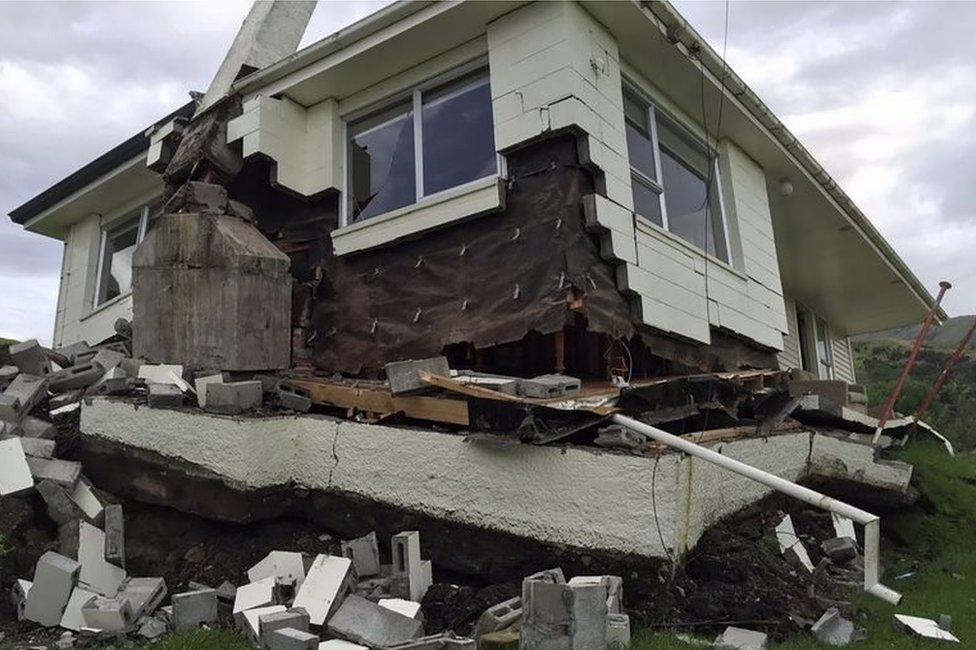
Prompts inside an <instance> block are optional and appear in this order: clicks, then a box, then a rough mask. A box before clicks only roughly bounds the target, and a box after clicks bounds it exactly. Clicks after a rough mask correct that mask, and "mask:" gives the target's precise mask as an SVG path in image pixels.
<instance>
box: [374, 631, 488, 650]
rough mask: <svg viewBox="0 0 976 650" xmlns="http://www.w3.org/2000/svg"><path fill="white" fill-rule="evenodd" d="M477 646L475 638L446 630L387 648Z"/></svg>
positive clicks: (442, 649)
mask: <svg viewBox="0 0 976 650" xmlns="http://www.w3.org/2000/svg"><path fill="white" fill-rule="evenodd" d="M476 646H477V643H476V642H475V640H474V639H467V638H463V637H459V636H454V633H453V632H444V633H442V634H433V635H431V636H422V637H420V638H417V639H412V640H410V641H404V642H403V643H396V644H394V645H391V646H388V647H387V648H386V650H462V649H464V650H467V649H470V650H474V649H475V647H476Z"/></svg>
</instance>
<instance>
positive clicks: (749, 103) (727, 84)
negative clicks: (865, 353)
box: [584, 0, 948, 319]
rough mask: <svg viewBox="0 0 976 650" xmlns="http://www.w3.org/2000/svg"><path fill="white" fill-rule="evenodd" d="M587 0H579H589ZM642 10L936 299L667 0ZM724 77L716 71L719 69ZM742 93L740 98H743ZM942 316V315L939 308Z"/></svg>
mask: <svg viewBox="0 0 976 650" xmlns="http://www.w3.org/2000/svg"><path fill="white" fill-rule="evenodd" d="M588 1H589V0H584V2H588ZM631 2H632V3H633V4H635V5H637V6H638V7H639V8H640V9H641V12H642V13H643V14H644V15H645V16H647V18H648V19H650V20H651V21H652V22H653V23H654V24H655V25H656V26H657V27H658V29H661V30H662V32H665V33H667V32H668V31H669V29H670V31H671V32H672V34H674V35H676V36H677V37H678V42H677V43H675V47H678V48H679V50H680V51H681V52H682V53H683V54H684V55H685V56H686V57H688V59H689V61H690V62H691V64H692V65H694V66H696V67H700V66H704V72H705V78H706V79H707V80H708V81H709V83H710V84H711V85H712V86H714V87H715V88H716V89H720V90H721V92H723V93H724V94H725V96H726V101H729V100H731V101H732V102H734V104H735V106H736V107H737V108H738V109H739V110H741V111H743V112H744V114H745V115H747V116H748V117H749V118H750V120H751V121H753V122H754V123H755V124H756V126H757V127H758V128H760V129H761V130H762V131H763V132H765V133H766V134H767V135H768V136H769V137H770V139H771V141H772V142H773V143H774V144H775V146H776V147H777V148H778V149H780V150H781V151H782V152H783V153H784V155H786V156H787V157H788V158H789V159H790V160H792V161H794V162H795V163H796V166H797V168H798V169H799V170H800V172H801V173H802V174H803V176H804V177H805V179H806V180H808V181H809V182H810V183H811V184H812V185H813V186H814V187H815V188H817V190H818V192H819V193H820V194H821V195H822V196H824V198H826V199H827V201H828V202H829V203H830V204H831V205H832V206H833V207H835V208H836V209H837V211H838V212H839V213H840V214H842V215H843V216H844V218H845V219H846V220H847V222H848V223H849V224H850V225H851V226H852V227H853V228H855V229H856V231H857V232H858V233H859V234H860V235H861V237H863V238H864V239H865V240H866V241H867V242H868V243H869V244H870V245H871V246H872V248H873V249H874V250H875V251H876V252H877V253H878V254H879V255H880V256H881V257H882V259H884V260H885V263H886V264H888V266H889V267H890V268H891V269H892V271H893V272H894V273H895V274H896V275H898V276H899V277H901V278H902V280H904V281H905V284H906V286H907V287H908V289H909V290H910V291H911V292H912V293H913V294H914V295H915V297H916V298H917V299H918V300H919V301H920V302H921V303H922V304H923V305H925V307H926V308H927V309H931V308H932V307H933V306H934V305H935V300H934V298H933V297H932V295H931V294H930V293H929V291H928V290H927V289H926V288H925V287H924V285H922V283H921V281H920V280H919V279H918V278H917V277H916V276H915V274H914V273H913V272H912V271H911V269H909V268H908V265H907V264H905V262H904V260H902V259H901V257H900V256H899V255H898V253H897V252H895V250H894V249H893V248H892V247H891V244H889V243H888V242H887V241H886V240H885V238H884V236H882V235H881V233H880V232H879V231H878V230H877V228H875V227H874V224H872V223H871V221H870V220H869V219H868V218H867V216H865V215H864V213H863V212H861V210H860V209H859V208H858V207H857V206H856V205H855V204H854V202H853V201H852V200H851V198H850V197H849V196H848V195H847V194H846V193H845V192H844V191H843V190H842V189H841V188H840V186H839V185H838V184H837V182H836V181H835V180H834V179H833V178H832V177H831V176H830V174H828V173H827V172H826V170H824V168H823V166H821V165H820V164H819V163H818V162H817V161H816V159H815V158H814V157H813V155H812V154H810V152H809V151H807V149H806V148H805V147H804V146H803V145H802V144H800V141H799V140H798V139H797V137H796V136H795V135H793V134H792V133H791V132H790V131H789V129H787V128H786V126H785V125H784V124H783V123H782V122H781V121H780V120H779V119H778V118H777V117H776V116H775V115H774V114H773V112H772V111H771V110H770V109H769V107H768V106H766V104H765V103H764V102H763V101H762V100H761V99H760V98H759V96H758V95H756V93H755V92H754V91H753V90H752V89H751V88H750V87H749V86H748V85H747V84H746V83H745V82H744V81H743V80H742V79H741V78H740V77H739V76H738V75H737V74H735V72H734V71H733V70H732V69H731V67H729V66H728V65H727V64H726V63H725V62H724V61H723V60H722V58H721V57H720V56H719V55H718V53H717V52H715V50H714V49H712V47H711V46H710V45H709V44H708V43H707V42H706V41H705V39H704V38H702V37H701V35H700V34H698V32H697V31H695V29H694V28H693V27H692V26H691V25H690V24H689V23H688V21H687V20H685V19H684V17H682V16H681V14H679V13H678V11H677V10H676V9H675V8H674V7H673V6H672V5H671V3H670V2H668V1H667V0H654V1H653V2H647V1H646V0H631ZM692 43H695V44H697V46H698V48H699V49H698V51H699V54H698V56H697V57H696V56H694V55H692V54H691V52H690V50H689V46H690V45H691V44H692ZM723 70H724V77H725V81H724V83H722V82H721V81H720V77H721V76H722V74H723ZM743 99H744V100H745V101H743ZM939 314H940V316H941V318H943V319H945V318H947V317H948V316H947V315H946V313H945V311H944V310H943V309H941V308H940V309H939Z"/></svg>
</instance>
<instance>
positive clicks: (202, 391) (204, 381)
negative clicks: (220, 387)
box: [193, 372, 226, 408]
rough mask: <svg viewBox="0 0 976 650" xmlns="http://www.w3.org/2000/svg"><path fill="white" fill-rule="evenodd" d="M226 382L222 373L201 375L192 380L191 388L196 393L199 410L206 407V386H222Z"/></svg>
mask: <svg viewBox="0 0 976 650" xmlns="http://www.w3.org/2000/svg"><path fill="white" fill-rule="evenodd" d="M225 381H226V379H225V378H224V374H223V373H220V372H218V373H216V374H212V375H203V376H200V377H197V378H195V379H194V380H193V386H194V388H196V391H197V405H198V406H199V407H200V408H206V407H207V386H209V385H210V384H222V383H224V382H225Z"/></svg>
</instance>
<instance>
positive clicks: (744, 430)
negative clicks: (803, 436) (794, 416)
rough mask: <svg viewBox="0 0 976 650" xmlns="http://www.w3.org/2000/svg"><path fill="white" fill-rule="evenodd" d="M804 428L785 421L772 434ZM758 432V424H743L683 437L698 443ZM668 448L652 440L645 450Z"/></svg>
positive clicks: (652, 450) (655, 452) (653, 452)
mask: <svg viewBox="0 0 976 650" xmlns="http://www.w3.org/2000/svg"><path fill="white" fill-rule="evenodd" d="M802 429H804V426H803V425H801V424H800V423H799V422H796V421H788V422H784V423H783V424H781V425H780V426H778V427H776V428H775V429H773V430H772V431H770V434H775V433H786V432H787V431H800V430H802ZM756 434H757V430H756V426H755V425H750V426H741V427H727V428H724V429H710V430H708V431H704V432H699V433H686V434H685V435H683V436H680V437H681V438H684V439H685V440H690V441H691V442H694V443H696V444H705V443H710V442H724V441H726V440H735V439H737V438H745V437H747V436H754V435H756ZM666 449H667V446H666V445H664V444H662V443H659V442H652V443H650V444H648V445H647V446H646V447H645V450H646V451H647V452H648V453H651V454H660V453H662V452H664V451H665V450H666Z"/></svg>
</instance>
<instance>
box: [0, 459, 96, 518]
mask: <svg viewBox="0 0 976 650" xmlns="http://www.w3.org/2000/svg"><path fill="white" fill-rule="evenodd" d="M0 453H2V451H0ZM35 487H36V488H37V492H38V493H39V494H40V495H41V498H42V499H44V503H45V504H46V505H47V514H48V516H49V517H50V518H51V519H52V520H54V523H56V524H58V525H59V526H61V525H64V524H66V523H68V522H70V521H75V520H77V519H81V518H83V517H85V513H84V511H82V509H81V508H79V507H78V505H77V504H76V503H75V502H74V501H72V500H71V498H70V497H69V496H68V491H67V490H65V489H64V488H63V487H61V486H60V485H58V484H57V483H55V482H54V481H50V480H46V479H45V480H43V481H39V482H38V483H37V485H36V486H35Z"/></svg>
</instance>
